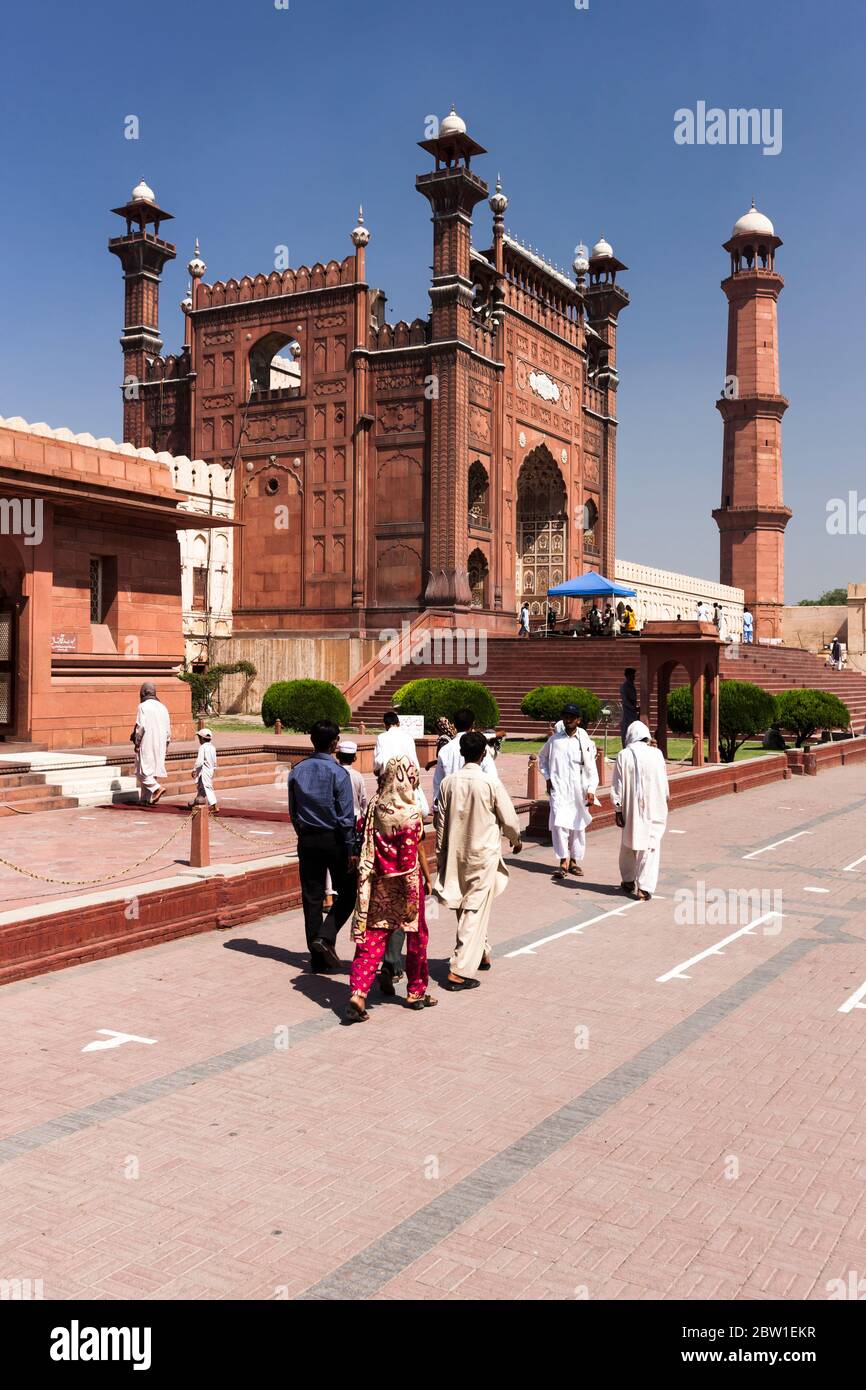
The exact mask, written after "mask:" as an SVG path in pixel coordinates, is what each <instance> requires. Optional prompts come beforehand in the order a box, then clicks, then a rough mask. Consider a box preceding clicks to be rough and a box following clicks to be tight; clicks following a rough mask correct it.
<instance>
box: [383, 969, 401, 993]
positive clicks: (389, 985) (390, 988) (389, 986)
mask: <svg viewBox="0 0 866 1390" xmlns="http://www.w3.org/2000/svg"><path fill="white" fill-rule="evenodd" d="M379 988H380V990H381V991H382V993H383V994H387V995H388V997H389V999H393V998H394V996H395V994H396V993H397V991H396V989H395V988H394V976H393V975H392V974H391V971H390V970H388V969H387V967H386V969H384V970H380V971H379Z"/></svg>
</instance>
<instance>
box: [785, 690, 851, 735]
mask: <svg viewBox="0 0 866 1390" xmlns="http://www.w3.org/2000/svg"><path fill="white" fill-rule="evenodd" d="M776 703H777V706H778V711H779V713H778V720H779V724H780V725H781V726H782V728H783V729H789V730H790V731H791V733H792V734H796V736H797V747H798V748H802V746H803V744H804V743H805V742H806V740H807V739H809V738H811V737H812V735H813V734H814V733H815V732H816V730H817V729H847V728H848V726H849V725H850V723H851V714H850V712H849V710H848V706H847V705H846V704H844V703H843V701H842V700H840V699H839V698H838V696H837V695H831V694H829V692H828V691H826V690H783V691H782V694H781V695H779V696H777V700H776Z"/></svg>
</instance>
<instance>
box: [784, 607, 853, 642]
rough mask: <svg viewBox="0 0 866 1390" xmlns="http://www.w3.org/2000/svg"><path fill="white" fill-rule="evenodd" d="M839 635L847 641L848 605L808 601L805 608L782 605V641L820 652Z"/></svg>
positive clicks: (842, 639) (841, 640) (840, 638)
mask: <svg viewBox="0 0 866 1390" xmlns="http://www.w3.org/2000/svg"><path fill="white" fill-rule="evenodd" d="M834 637H838V638H839V641H840V642H842V644H843V645H844V644H846V643H847V641H848V609H847V608H846V607H845V605H844V604H841V603H820V604H815V605H812V604H808V605H807V606H806V607H804V608H800V607H798V606H794V605H792V604H788V605H786V606H785V607H784V608H783V609H782V643H783V645H784V646H786V647H801V648H802V649H803V650H804V651H808V652H820V651H823V649H824V648H825V647H827V646H829V644H830V643H831V642H832V641H833V638H834Z"/></svg>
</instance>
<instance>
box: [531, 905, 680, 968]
mask: <svg viewBox="0 0 866 1390" xmlns="http://www.w3.org/2000/svg"><path fill="white" fill-rule="evenodd" d="M653 901H654V902H655V901H657V899H655V898H654V899H653ZM632 907H640V903H639V902H638V900H637V898H635V899H634V901H633V902H630V903H623V905H622V907H615V908H614V909H613V910H612V911H611V912H602V913H600V914H599V916H598V917H590V918H589V921H587V922H578V924H577V926H575V927H566V928H565V930H564V931H558V932H554V933H553V935H552V936H542V937H540V938H539V939H538V941H533V943H532V945H531V946H521V947H520V948H519V950H517V951H506V953H505V959H506V960H510V959H511V957H512V956H533V955H535V952H536V951H537V950H538V948H539V946H546V945H547V943H548V941H558V940H559V938H560V937H561V936H576V935H577V933H578V932H582V931H583V929H584V928H585V927H592V926H594V925H595V923H596V922H604V921H605V920H606V919H607V918H608V917H621V916H622V914H623V913H624V912H628V911H629V909H630V908H632Z"/></svg>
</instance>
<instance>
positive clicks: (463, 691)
mask: <svg viewBox="0 0 866 1390" xmlns="http://www.w3.org/2000/svg"><path fill="white" fill-rule="evenodd" d="M394 708H395V709H396V710H397V711H398V712H399V713H400V714H422V715H423V716H424V728H425V729H426V731H427V732H428V733H432V732H433V726H434V724H435V721H436V720H437V719H443V718H444V719H453V718H454V716H455V714H456V713H457V711H458V710H460V709H471V711H472V713H473V714H474V715H475V723H476V724H477V725H478V727H479V729H495V728H496V726H497V724H498V723H499V706H498V705H497V703H496V701H495V700H494V698H493V696H492V694H491V693H490V691H489V690H488V689H487V686H486V685H484V684H483V683H482V682H481V681H464V680H448V679H446V678H444V677H443V678H442V679H437V678H433V679H429V678H428V679H425V680H416V681H409V682H408V683H407V684H406V685H401V686H400V689H399V690H398V691H397V692H396V694H395V696H394Z"/></svg>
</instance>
